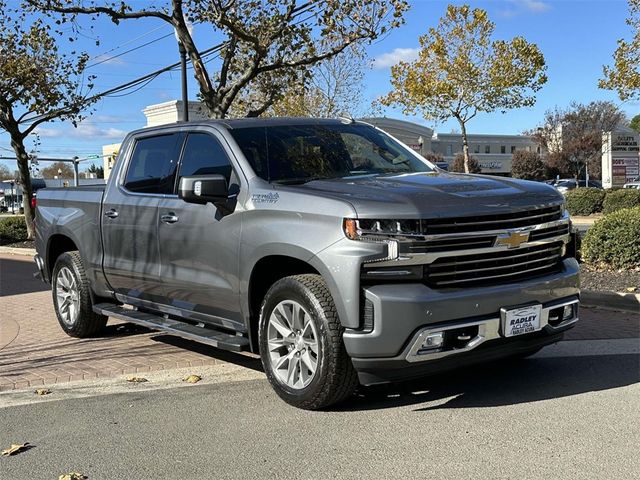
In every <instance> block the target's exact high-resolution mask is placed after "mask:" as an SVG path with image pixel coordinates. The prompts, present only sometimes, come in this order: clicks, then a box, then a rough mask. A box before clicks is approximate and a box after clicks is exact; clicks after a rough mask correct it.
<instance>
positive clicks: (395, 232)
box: [343, 218, 420, 242]
mask: <svg viewBox="0 0 640 480" xmlns="http://www.w3.org/2000/svg"><path fill="white" fill-rule="evenodd" d="M343 226H344V233H345V235H346V236H347V238H350V239H351V240H370V241H374V242H375V241H384V240H388V239H389V238H394V239H395V238H398V237H403V236H407V237H409V236H414V235H420V220H370V219H358V220H356V219H353V218H345V219H344V223H343Z"/></svg>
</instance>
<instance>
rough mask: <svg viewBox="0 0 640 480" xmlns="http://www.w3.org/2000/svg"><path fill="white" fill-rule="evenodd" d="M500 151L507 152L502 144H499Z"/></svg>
mask: <svg viewBox="0 0 640 480" xmlns="http://www.w3.org/2000/svg"><path fill="white" fill-rule="evenodd" d="M500 153H507V147H505V146H504V145H501V146H500Z"/></svg>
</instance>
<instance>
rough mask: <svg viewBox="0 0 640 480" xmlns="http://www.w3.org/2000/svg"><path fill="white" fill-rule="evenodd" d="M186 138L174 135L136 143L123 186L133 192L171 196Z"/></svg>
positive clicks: (144, 139)
mask: <svg viewBox="0 0 640 480" xmlns="http://www.w3.org/2000/svg"><path fill="white" fill-rule="evenodd" d="M182 139H183V135H182V134H180V133H172V134H169V135H158V136H155V137H146V138H141V139H139V140H136V144H135V146H134V149H133V154H132V155H131V160H130V162H129V168H128V169H127V175H126V177H125V181H124V187H125V188H126V189H127V190H129V191H130V192H136V193H154V194H172V193H173V184H174V181H175V175H176V165H177V163H178V155H179V149H180V145H181V143H182Z"/></svg>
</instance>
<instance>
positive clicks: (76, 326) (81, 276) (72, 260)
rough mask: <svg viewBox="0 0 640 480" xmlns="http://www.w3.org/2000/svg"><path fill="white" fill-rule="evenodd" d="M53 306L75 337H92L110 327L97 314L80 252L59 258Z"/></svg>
mask: <svg viewBox="0 0 640 480" xmlns="http://www.w3.org/2000/svg"><path fill="white" fill-rule="evenodd" d="M51 287H52V292H53V306H54V308H55V310H56V316H57V317H58V322H59V323H60V326H61V327H62V329H63V330H64V331H65V333H66V334H67V335H70V336H72V337H79V338H84V337H91V336H93V335H95V334H96V333H98V332H99V331H100V330H102V329H103V328H104V326H105V325H106V324H107V317H105V316H104V315H99V314H97V313H95V312H94V311H93V303H92V302H91V290H90V288H91V287H90V284H89V280H88V279H87V275H86V273H85V269H84V265H83V264H82V258H81V257H80V254H79V253H78V252H77V251H74V252H66V253H63V254H62V255H60V256H59V257H58V259H57V260H56V264H55V266H54V267H53V274H52V275H51Z"/></svg>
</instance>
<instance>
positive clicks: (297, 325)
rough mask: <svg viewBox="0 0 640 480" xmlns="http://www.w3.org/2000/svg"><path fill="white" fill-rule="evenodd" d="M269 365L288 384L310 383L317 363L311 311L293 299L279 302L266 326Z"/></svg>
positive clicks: (305, 384) (293, 385)
mask: <svg viewBox="0 0 640 480" xmlns="http://www.w3.org/2000/svg"><path fill="white" fill-rule="evenodd" d="M267 342H268V345H269V360H270V363H271V369H272V371H273V373H274V374H275V375H276V376H277V377H278V379H279V380H280V381H281V382H282V383H284V384H285V385H287V386H288V387H290V388H294V389H296V390H299V389H301V388H304V387H306V386H307V385H309V383H311V380H313V377H314V376H315V373H316V369H317V366H318V332H317V331H316V327H315V324H314V323H313V320H312V318H311V315H309V313H308V312H307V311H306V310H305V309H304V308H303V307H302V305H300V304H299V303H298V302H296V301H294V300H284V301H282V302H280V303H279V304H278V305H276V307H275V308H274V309H273V311H272V312H271V315H270V316H269V323H268V326H267Z"/></svg>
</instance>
